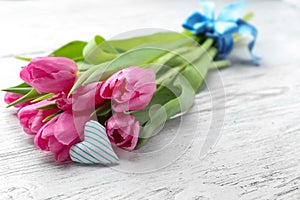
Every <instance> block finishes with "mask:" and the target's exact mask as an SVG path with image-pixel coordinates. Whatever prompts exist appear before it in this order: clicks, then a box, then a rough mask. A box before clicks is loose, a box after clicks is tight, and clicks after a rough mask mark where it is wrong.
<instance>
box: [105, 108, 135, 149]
mask: <svg viewBox="0 0 300 200" xmlns="http://www.w3.org/2000/svg"><path fill="white" fill-rule="evenodd" d="M139 132H140V123H139V122H138V121H135V118H134V116H133V115H125V114H123V113H115V114H114V115H113V116H112V117H111V118H110V119H109V120H108V121H107V125H106V133H107V135H108V137H109V139H110V141H111V142H112V143H113V144H115V145H116V146H118V147H120V148H123V149H126V150H130V151H131V150H134V148H135V147H136V145H137V142H138V137H139Z"/></svg>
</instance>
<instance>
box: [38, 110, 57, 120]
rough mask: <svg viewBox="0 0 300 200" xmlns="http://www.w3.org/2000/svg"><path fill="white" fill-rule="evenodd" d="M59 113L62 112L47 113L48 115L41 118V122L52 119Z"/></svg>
mask: <svg viewBox="0 0 300 200" xmlns="http://www.w3.org/2000/svg"><path fill="white" fill-rule="evenodd" d="M60 113H62V111H61V110H60V111H57V112H56V113H53V114H52V115H49V116H48V117H46V118H45V119H43V121H42V122H48V121H50V120H51V119H53V118H54V117H55V116H57V115H59V114H60Z"/></svg>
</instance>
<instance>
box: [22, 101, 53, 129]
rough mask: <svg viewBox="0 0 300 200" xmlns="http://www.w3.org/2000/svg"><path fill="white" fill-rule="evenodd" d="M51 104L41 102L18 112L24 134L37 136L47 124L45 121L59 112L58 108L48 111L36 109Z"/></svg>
mask: <svg viewBox="0 0 300 200" xmlns="http://www.w3.org/2000/svg"><path fill="white" fill-rule="evenodd" d="M49 103H50V102H49V101H47V100H44V101H40V102H38V103H35V104H32V105H28V106H25V107H23V108H22V109H21V110H20V111H19V112H18V118H19V120H20V124H21V126H22V127H23V129H24V132H26V133H28V134H32V135H34V134H36V133H37V132H38V131H39V130H40V128H41V127H42V126H43V125H44V124H45V123H44V122H43V120H44V119H45V118H46V117H48V116H49V115H52V114H54V113H56V112H57V111H58V109H57V108H53V109H48V110H37V109H36V108H38V107H42V106H45V105H47V104H49Z"/></svg>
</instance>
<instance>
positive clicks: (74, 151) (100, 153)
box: [70, 120, 119, 164]
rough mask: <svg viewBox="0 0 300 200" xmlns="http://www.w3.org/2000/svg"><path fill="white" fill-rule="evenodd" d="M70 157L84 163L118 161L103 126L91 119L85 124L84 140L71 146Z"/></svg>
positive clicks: (110, 162)
mask: <svg viewBox="0 0 300 200" xmlns="http://www.w3.org/2000/svg"><path fill="white" fill-rule="evenodd" d="M70 157H71V159H72V161H74V162H78V163H84V164H96V163H98V164H113V163H117V162H118V161H119V158H118V157H117V155H116V154H115V152H114V151H113V149H112V147H111V143H110V141H109V139H108V137H107V135H106V130H105V128H104V127H103V126H102V125H101V124H100V123H99V122H96V121H93V120H91V121H89V122H87V123H86V124H85V127H84V140H83V141H82V142H80V143H77V144H75V145H73V146H72V147H71V149H70Z"/></svg>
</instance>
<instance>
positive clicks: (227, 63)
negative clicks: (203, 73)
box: [210, 60, 231, 69]
mask: <svg viewBox="0 0 300 200" xmlns="http://www.w3.org/2000/svg"><path fill="white" fill-rule="evenodd" d="M230 65H231V62H230V61H229V60H220V61H216V62H214V63H213V65H212V66H211V67H210V69H223V68H226V67H229V66H230Z"/></svg>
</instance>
